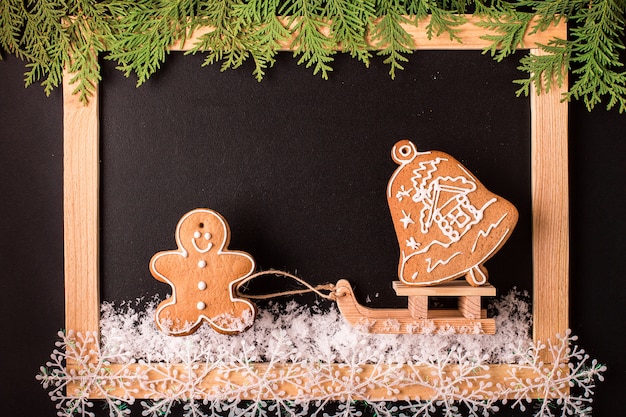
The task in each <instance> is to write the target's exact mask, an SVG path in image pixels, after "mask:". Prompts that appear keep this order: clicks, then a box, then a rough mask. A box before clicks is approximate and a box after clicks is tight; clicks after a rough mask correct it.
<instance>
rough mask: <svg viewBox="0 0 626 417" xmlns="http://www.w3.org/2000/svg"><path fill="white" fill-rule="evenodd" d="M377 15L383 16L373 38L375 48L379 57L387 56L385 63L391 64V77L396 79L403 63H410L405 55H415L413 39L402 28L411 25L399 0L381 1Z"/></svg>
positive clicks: (377, 23) (373, 33) (376, 24)
mask: <svg viewBox="0 0 626 417" xmlns="http://www.w3.org/2000/svg"><path fill="white" fill-rule="evenodd" d="M377 15H378V16H381V17H380V19H379V20H378V22H376V23H375V25H374V27H373V29H372V32H371V38H372V41H373V42H374V46H375V47H376V48H377V49H378V50H379V51H378V55H379V56H387V58H385V60H384V61H383V62H384V63H385V64H389V66H390V68H389V75H390V76H391V78H392V79H393V78H395V77H396V70H403V69H404V67H403V66H402V63H403V62H408V58H407V57H406V56H405V55H408V54H411V53H413V46H414V45H413V38H412V37H411V35H409V34H408V33H407V31H406V30H405V29H404V28H403V27H402V24H403V23H404V24H408V23H411V20H409V19H407V18H406V17H405V16H404V9H403V7H402V5H401V4H400V2H399V1H398V0H391V1H389V2H385V1H380V2H379V7H378V10H377Z"/></svg>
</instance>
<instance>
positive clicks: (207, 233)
mask: <svg viewBox="0 0 626 417" xmlns="http://www.w3.org/2000/svg"><path fill="white" fill-rule="evenodd" d="M198 237H200V236H198ZM204 238H205V239H206V240H209V239H211V233H209V232H206V233H205V234H204Z"/></svg>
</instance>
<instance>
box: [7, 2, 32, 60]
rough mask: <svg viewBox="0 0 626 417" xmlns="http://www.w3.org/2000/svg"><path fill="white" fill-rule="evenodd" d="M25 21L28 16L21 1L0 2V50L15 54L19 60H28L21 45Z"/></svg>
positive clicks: (27, 55)
mask: <svg viewBox="0 0 626 417" xmlns="http://www.w3.org/2000/svg"><path fill="white" fill-rule="evenodd" d="M27 19H28V14H27V13H26V10H25V8H24V6H23V3H22V1H21V0H6V1H2V2H0V50H2V49H3V50H5V51H7V52H9V53H12V54H15V56H17V57H18V58H20V59H29V54H28V52H27V51H25V50H24V49H23V48H22V45H21V38H22V36H21V34H22V30H23V28H24V25H25V24H26V20H27ZM1 58H2V57H1V55H0V59H1Z"/></svg>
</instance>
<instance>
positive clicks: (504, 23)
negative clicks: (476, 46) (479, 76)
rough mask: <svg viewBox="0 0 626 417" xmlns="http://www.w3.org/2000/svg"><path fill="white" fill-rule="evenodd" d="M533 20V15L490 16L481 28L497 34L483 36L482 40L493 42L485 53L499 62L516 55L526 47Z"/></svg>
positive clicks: (482, 23)
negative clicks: (525, 38)
mask: <svg viewBox="0 0 626 417" xmlns="http://www.w3.org/2000/svg"><path fill="white" fill-rule="evenodd" d="M532 18H533V14H532V13H525V12H518V11H509V12H507V13H503V14H499V15H498V16H495V17H494V16H490V17H488V18H487V19H486V20H485V21H484V22H481V23H479V24H478V25H479V26H480V27H483V28H485V29H488V30H490V31H492V32H495V34H487V35H483V36H481V38H482V39H485V40H488V41H490V42H491V45H490V46H488V47H486V48H485V49H484V50H483V53H485V54H486V53H488V54H490V55H491V56H492V57H493V58H494V59H495V60H496V61H498V62H500V61H502V60H503V59H504V58H506V57H507V56H509V55H511V54H514V53H515V52H516V51H517V49H518V48H520V47H523V46H524V35H525V34H526V32H527V30H528V28H529V25H530V23H531V20H532Z"/></svg>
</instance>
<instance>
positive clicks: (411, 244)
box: [406, 236, 421, 250]
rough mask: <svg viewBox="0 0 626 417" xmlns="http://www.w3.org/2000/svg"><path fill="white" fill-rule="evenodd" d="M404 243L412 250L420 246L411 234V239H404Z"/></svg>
mask: <svg viewBox="0 0 626 417" xmlns="http://www.w3.org/2000/svg"><path fill="white" fill-rule="evenodd" d="M406 245H407V246H408V247H409V248H411V249H413V250H417V248H419V247H420V246H421V245H420V243H419V242H416V241H415V238H414V237H413V236H411V239H409V240H407V241H406Z"/></svg>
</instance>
